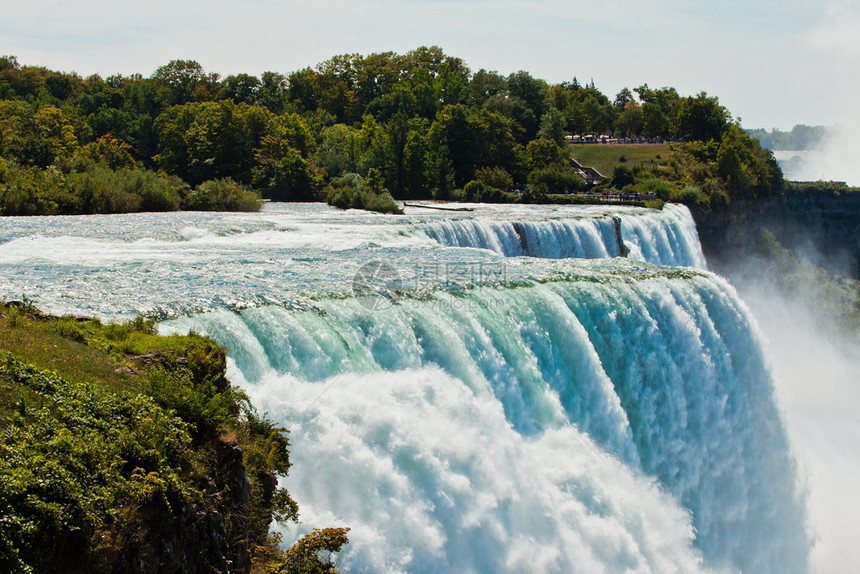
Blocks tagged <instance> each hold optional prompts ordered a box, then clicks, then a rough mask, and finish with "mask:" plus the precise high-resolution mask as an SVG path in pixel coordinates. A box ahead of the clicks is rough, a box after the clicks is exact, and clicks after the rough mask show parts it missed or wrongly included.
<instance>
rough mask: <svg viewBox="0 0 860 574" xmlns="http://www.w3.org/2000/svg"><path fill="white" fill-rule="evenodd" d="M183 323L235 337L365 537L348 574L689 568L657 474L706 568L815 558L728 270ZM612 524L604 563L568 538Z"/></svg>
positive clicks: (323, 495) (315, 483)
mask: <svg viewBox="0 0 860 574" xmlns="http://www.w3.org/2000/svg"><path fill="white" fill-rule="evenodd" d="M629 277H635V273H633V272H631V273H630V275H629ZM170 328H171V329H178V330H180V331H185V330H188V329H189V328H193V329H195V330H197V331H201V332H204V333H209V334H211V335H212V336H214V337H215V338H216V339H218V340H220V341H223V342H224V343H225V344H226V345H227V346H228V347H229V348H230V349H231V357H232V358H233V360H234V361H235V368H234V371H233V374H234V377H235V378H241V379H244V380H245V381H246V382H247V383H248V384H249V386H250V387H251V388H253V389H254V390H253V397H254V400H255V402H258V403H259V404H261V405H264V408H266V409H268V410H269V411H271V412H276V413H278V416H279V417H282V418H283V420H284V421H286V422H287V423H288V425H289V426H290V428H292V429H293V433H294V437H295V440H296V442H297V443H299V444H303V443H307V447H306V448H305V447H300V448H299V450H297V451H296V452H295V456H296V457H297V458H296V466H297V467H298V468H304V469H306V468H307V467H308V466H309V467H312V468H313V469H314V471H313V472H309V473H308V474H306V475H305V476H306V478H302V477H299V476H297V477H295V478H294V479H292V480H291V481H290V482H289V483H288V484H289V488H290V490H291V492H293V494H294V495H295V496H296V497H298V498H299V499H300V500H303V501H304V507H305V511H306V512H307V513H308V514H309V515H310V516H312V517H313V520H312V525H313V526H321V525H322V523H324V522H325V521H326V520H328V522H331V523H335V524H349V525H350V526H351V527H353V528H355V529H356V530H357V532H356V533H355V534H354V538H353V539H354V541H355V542H356V544H355V553H354V554H348V556H347V558H346V566H347V567H348V568H349V569H350V571H356V572H365V571H366V572H378V571H392V572H397V571H409V572H412V571H422V572H423V571H427V572H432V571H439V570H446V569H449V568H453V569H456V570H461V568H460V566H461V565H463V566H464V567H463V569H462V570H463V571H469V570H471V571H475V572H513V571H521V570H522V569H523V566H524V564H532V560H534V559H536V558H537V557H539V556H543V560H544V562H543V564H544V566H545V567H543V568H537V567H535V566H534V565H532V566H531V567H529V568H528V570H529V571H547V572H551V571H562V572H578V571H582V572H592V571H606V572H613V571H618V570H619V569H625V568H629V569H631V570H632V571H653V572H663V571H669V569H670V566H669V565H670V564H674V566H672V568H674V569H675V570H677V571H690V569H691V568H692V565H693V564H695V561H696V560H697V559H698V558H697V553H696V552H695V551H694V550H693V549H691V548H689V547H688V546H687V538H685V537H688V536H689V533H690V531H689V530H685V529H689V525H687V526H685V521H684V520H683V519H682V518H683V513H681V514H678V512H679V510H678V508H676V507H674V505H673V504H671V503H667V500H665V499H662V498H661V496H660V495H658V494H657V493H655V492H653V491H652V489H653V486H652V485H651V484H649V481H648V480H647V479H646V477H647V476H653V477H656V478H657V479H659V482H660V483H661V484H662V485H663V486H664V487H665V488H667V489H668V491H669V492H670V493H671V494H672V495H673V496H674V497H675V499H676V500H677V501H678V502H680V503H681V504H682V505H683V506H684V507H686V508H688V509H690V510H691V511H692V526H693V527H694V528H695V531H696V532H697V536H696V542H695V548H696V549H698V551H701V553H702V555H703V556H704V559H705V564H707V565H709V566H713V567H719V568H723V567H725V568H738V569H740V570H741V571H744V572H803V571H804V570H805V568H806V553H807V547H808V544H807V540H806V538H805V536H806V535H805V532H804V528H803V507H802V504H801V503H800V502H799V500H798V498H797V493H796V492H795V482H794V477H795V473H794V468H793V463H792V461H791V459H790V457H789V455H788V452H789V451H788V445H787V441H786V438H785V434H784V432H783V430H782V426H781V422H780V419H779V415H778V412H777V410H776V408H775V407H774V403H773V390H772V388H771V381H770V377H769V373H768V371H767V369H766V368H765V364H764V361H763V358H762V357H761V355H760V354H759V352H758V351H757V349H758V343H757V340H756V337H755V334H754V332H753V330H752V329H751V327H750V325H749V319H748V317H747V315H746V312H745V311H744V309H743V307H742V305H741V304H740V303H739V302H738V300H737V298H736V296H735V294H734V293H733V291H732V290H731V289H730V288H728V287H727V286H726V285H725V284H722V283H720V282H719V281H718V280H716V279H714V278H712V277H709V276H692V277H685V278H681V279H677V278H649V279H643V280H641V281H640V280H633V281H630V280H629V279H628V280H626V281H617V280H613V281H609V282H606V283H599V282H598V283H595V282H593V281H578V280H569V281H559V282H552V283H549V284H543V285H534V286H530V287H525V286H523V287H492V288H491V287H484V288H480V289H476V290H472V291H469V292H468V293H465V294H461V295H452V294H447V293H437V294H434V295H433V296H432V297H430V298H425V299H421V300H404V301H401V302H400V303H398V304H397V305H394V306H392V307H390V308H387V309H385V310H383V311H380V310H378V309H377V310H373V309H370V308H368V306H366V305H363V304H362V303H361V302H360V301H358V300H356V299H352V300H325V301H318V302H316V303H315V305H314V307H313V309H306V310H286V309H283V308H280V307H264V308H256V309H249V310H246V311H243V312H242V313H239V314H236V313H232V312H228V311H221V312H215V313H210V314H206V315H200V316H194V317H188V318H184V319H180V320H178V321H177V322H176V323H174V324H172V325H171V326H170ZM437 411H438V412H437ZM428 434H429V435H432V436H428ZM439 434H442V435H445V436H438V435H439ZM562 437H563V438H562ZM495 441H498V443H496V442H495ZM485 449H486V452H484V450H485ZM305 457H307V458H305ZM320 457H322V459H320ZM534 457H537V459H535V458H534ZM581 457H586V458H587V459H590V462H589V464H598V465H599V466H603V467H604V468H605V469H607V470H608V468H609V467H613V468H615V471H613V472H618V470H619V469H620V468H623V465H626V470H625V471H624V473H623V478H621V479H620V480H622V481H629V482H628V484H629V486H630V487H631V488H634V489H637V490H638V491H641V496H643V497H646V498H649V500H650V501H649V502H648V503H647V504H649V505H650V504H654V505H657V507H658V508H660V510H659V511H656V510H654V509H651V511H656V512H659V513H668V515H669V516H674V518H673V519H672V520H679V522H678V523H677V524H676V526H675V527H674V529H673V534H674V536H675V539H674V540H672V541H669V540H667V539H664V538H662V537H661V538H660V539H659V540H657V541H653V540H650V539H649V538H648V537H647V536H645V537H640V535H642V534H644V533H645V532H647V531H648V529H649V528H651V526H649V525H648V522H649V520H648V519H647V518H646V517H645V516H643V515H640V514H638V512H639V510H641V508H640V509H637V510H633V509H625V510H622V509H621V508H620V507H619V506H620V505H621V503H620V501H619V499H617V498H616V497H617V495H618V494H619V493H618V491H617V489H618V484H617V483H616V482H615V481H614V480H612V481H609V482H608V483H606V484H601V483H595V482H593V481H591V480H589V479H587V478H586V477H585V476H584V475H583V474H582V473H581V472H580V471H578V470H576V469H575V468H572V467H571V462H570V461H571V460H577V461H579V462H582V458H581ZM321 460H324V461H325V462H324V463H322V462H321ZM597 461H600V462H597ZM606 465H608V466H606ZM533 473H534V474H533ZM321 475H323V476H325V477H326V478H325V479H322V482H321ZM346 477H349V478H348V479H347V478H346ZM592 478H593V477H592ZM627 494H628V495H629V494H630V493H627ZM655 496H656V498H654V499H653V500H651V497H655ZM413 506H414V507H413ZM409 508H411V510H410V509H409ZM568 508H575V509H576V512H570V513H568V512H567V511H566V509H568ZM628 512H632V513H633V516H634V517H635V518H634V517H631V516H629V515H628V514H627V513H628ZM661 516H662V518H665V517H666V516H665V515H663V514H661ZM630 520H633V521H634V522H638V523H639V524H638V526H637V528H641V529H643V531H642V532H637V531H631V530H629V529H628V528H627V527H625V526H624V524H625V521H630ZM519 521H522V522H523V524H520V523H519ZM592 529H594V530H593V531H592ZM392 532H396V533H397V534H396V535H394V539H392V538H390V534H391V533H392ZM597 532H602V533H603V534H605V535H606V536H609V537H610V539H614V542H612V543H609V542H608V541H606V543H607V544H609V546H607V547H606V548H603V549H602V550H601V549H599V548H595V547H590V546H589V547H588V550H587V552H586V551H584V552H585V553H586V555H589V554H594V553H597V552H598V551H599V550H600V551H602V552H605V553H606V554H605V556H603V557H604V558H605V560H606V561H605V562H603V563H601V566H600V567H597V566H594V565H591V566H584V564H588V563H589V562H588V561H586V562H580V561H579V558H580V557H579V556H578V555H577V553H573V552H571V553H568V551H567V550H565V549H566V548H567V545H566V544H565V542H564V541H565V539H566V537H568V536H570V537H575V536H576V535H580V536H585V537H588V536H592V535H596V533H597ZM685 532H686V533H685ZM356 537H357V538H356ZM376 540H379V541H384V542H383V543H382V548H380V547H378V545H376V544H374V542H373V541H376ZM580 544H581V542H580ZM653 544H657V546H653ZM666 544H669V545H673V548H672V551H671V552H672V553H680V554H676V555H673V556H672V557H671V558H669V555H670V554H665V553H666V552H667V551H668V550H667V549H666V548H663V549H662V550H661V549H660V548H659V546H660V545H666ZM545 546H555V549H554V551H551V552H545V551H546V548H545ZM586 546H588V545H587V544H586ZM362 548H364V549H363V550H362ZM478 549H480V550H478ZM610 549H611V550H610ZM523 552H525V554H521V553H523ZM657 556H660V557H661V558H660V559H659V560H658V559H657V558H656V557H657ZM592 558H593V556H592ZM622 564H623V565H624V568H621V566H620V565H622ZM682 564H683V566H682ZM455 566H456V567H455Z"/></svg>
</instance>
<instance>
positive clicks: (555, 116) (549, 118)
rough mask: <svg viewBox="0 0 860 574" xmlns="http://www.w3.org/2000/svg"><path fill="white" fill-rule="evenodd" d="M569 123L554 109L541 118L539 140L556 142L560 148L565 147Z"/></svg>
mask: <svg viewBox="0 0 860 574" xmlns="http://www.w3.org/2000/svg"><path fill="white" fill-rule="evenodd" d="M566 128H567V121H566V120H565V118H564V115H563V114H562V113H561V112H560V111H558V110H557V109H556V108H554V107H552V108H550V109H549V110H547V112H546V113H545V114H544V115H543V116H542V117H541V120H540V129H539V130H538V133H537V136H538V138H543V139H548V140H551V141H554V142H555V143H557V144H558V145H559V146H563V145H565V139H564V136H565V135H566V134H567V129H566Z"/></svg>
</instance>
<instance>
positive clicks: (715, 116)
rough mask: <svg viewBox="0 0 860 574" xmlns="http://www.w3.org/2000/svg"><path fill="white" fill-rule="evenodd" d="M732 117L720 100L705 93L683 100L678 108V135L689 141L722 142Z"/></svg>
mask: <svg viewBox="0 0 860 574" xmlns="http://www.w3.org/2000/svg"><path fill="white" fill-rule="evenodd" d="M730 117H731V116H730V115H729V112H728V110H726V108H724V107H723V106H721V105H720V102H719V100H718V99H717V98H709V97H708V95H707V94H706V93H705V92H701V93H699V94H698V95H697V96H696V97H688V98H683V99H682V100H681V102H680V104H679V106H678V135H680V136H681V137H683V138H685V139H688V140H702V141H707V140H715V141H720V140H721V139H722V137H723V132H724V131H725V130H726V128H727V127H728V125H729V119H730Z"/></svg>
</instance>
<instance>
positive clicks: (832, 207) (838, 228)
mask: <svg viewBox="0 0 860 574" xmlns="http://www.w3.org/2000/svg"><path fill="white" fill-rule="evenodd" d="M693 216H694V218H695V220H696V227H697V229H698V232H699V238H700V240H701V242H702V249H703V250H704V252H705V257H706V258H707V260H708V265H709V266H710V267H711V269H713V270H715V271H717V272H721V273H727V272H729V271H730V270H731V269H732V268H733V267H735V266H736V265H737V264H739V263H743V261H744V259H745V254H747V253H750V252H751V251H752V250H754V249H755V246H756V243H757V241H758V240H759V238H760V237H761V232H762V230H763V229H769V230H770V231H771V233H773V235H774V237H776V239H777V241H779V242H780V243H781V244H782V245H783V246H785V247H787V248H789V249H791V250H792V251H794V252H795V254H796V255H797V256H798V257H800V258H803V259H808V260H810V261H811V262H813V263H815V264H816V265H818V266H819V267H823V268H825V269H827V270H828V271H831V272H834V273H838V274H840V275H845V276H848V277H851V278H854V279H858V278H860V192H857V191H854V192H845V193H838V194H837V193H829V192H816V191H808V190H807V191H803V190H799V191H793V192H790V193H786V194H785V195H783V196H779V197H771V198H767V199H758V200H733V201H732V202H731V204H730V205H729V206H728V208H727V209H725V210H719V211H710V210H708V211H706V210H701V209H693Z"/></svg>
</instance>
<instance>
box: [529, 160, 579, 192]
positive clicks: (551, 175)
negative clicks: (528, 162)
mask: <svg viewBox="0 0 860 574" xmlns="http://www.w3.org/2000/svg"><path fill="white" fill-rule="evenodd" d="M529 183H531V184H535V185H537V184H543V185H545V186H546V188H547V190H549V191H555V192H561V191H564V190H566V189H567V190H570V191H583V190H585V189H586V188H587V187H588V183H587V182H586V181H585V180H584V179H582V176H580V175H579V174H578V173H577V172H576V170H574V169H572V168H571V167H570V166H568V165H564V164H553V165H550V166H547V167H545V168H543V169H537V170H534V171H532V172H531V173H530V174H529Z"/></svg>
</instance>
